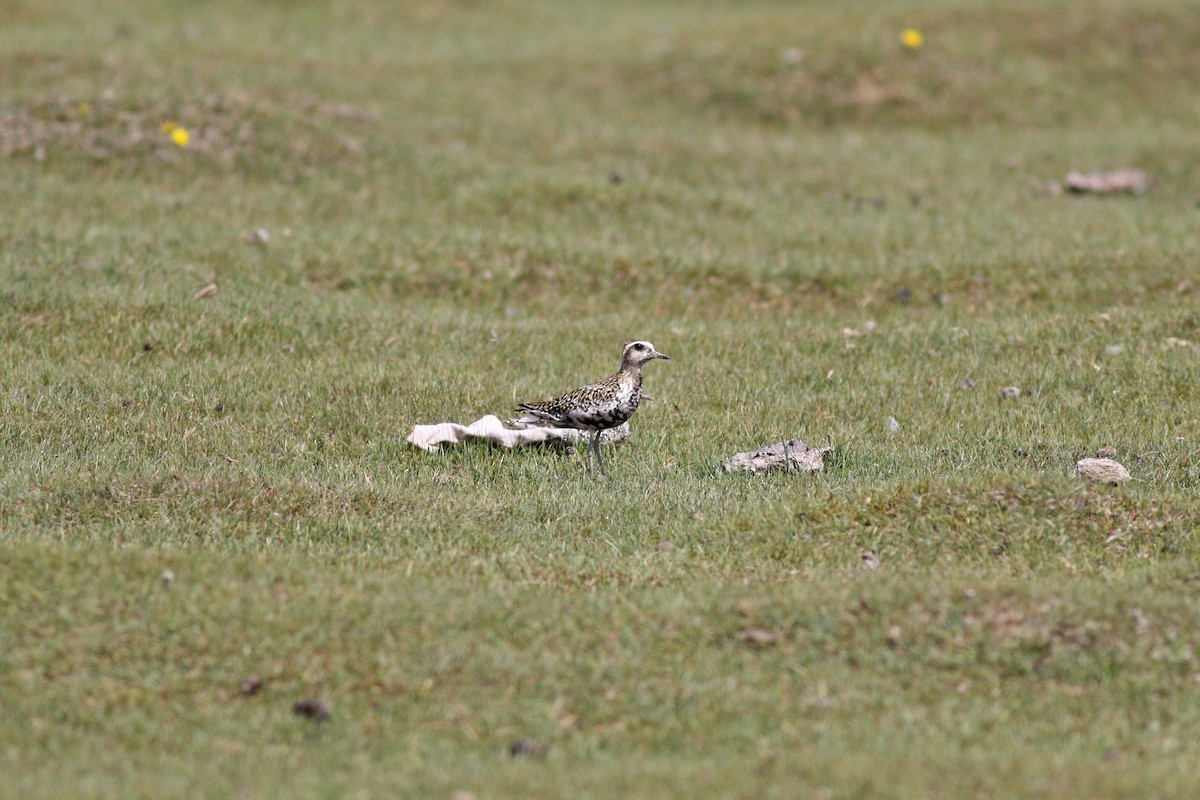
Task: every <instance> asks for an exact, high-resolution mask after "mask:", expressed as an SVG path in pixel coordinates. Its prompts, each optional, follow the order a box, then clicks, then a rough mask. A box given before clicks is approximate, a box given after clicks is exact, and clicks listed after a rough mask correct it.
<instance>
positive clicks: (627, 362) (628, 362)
mask: <svg viewBox="0 0 1200 800" xmlns="http://www.w3.org/2000/svg"><path fill="white" fill-rule="evenodd" d="M655 358H663V359H666V360H667V361H670V360H671V357H670V356H669V355H666V354H665V353H660V352H658V350H656V349H654V345H652V344H651V343H650V342H647V341H646V340H645V339H635V340H634V341H632V342H629V343H628V344H626V345H625V352H624V353H622V354H621V366H622V367H640V366H641V365H642V364H645V363H646V362H647V361H650V360H652V359H655Z"/></svg>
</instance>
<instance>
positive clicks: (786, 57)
mask: <svg viewBox="0 0 1200 800" xmlns="http://www.w3.org/2000/svg"><path fill="white" fill-rule="evenodd" d="M779 57H780V58H781V59H783V63H785V64H791V65H792V66H796V65H797V64H799V63H800V62H801V61H803V60H804V51H803V50H801V49H800V48H799V47H788V48H786V49H785V50H783V51H782V52H781V53H780V54H779Z"/></svg>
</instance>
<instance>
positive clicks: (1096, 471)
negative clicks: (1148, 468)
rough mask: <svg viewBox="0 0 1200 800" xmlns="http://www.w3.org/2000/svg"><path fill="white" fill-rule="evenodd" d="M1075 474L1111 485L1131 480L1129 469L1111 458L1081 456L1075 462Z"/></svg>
mask: <svg viewBox="0 0 1200 800" xmlns="http://www.w3.org/2000/svg"><path fill="white" fill-rule="evenodd" d="M1075 474H1077V475H1079V476H1081V477H1084V478H1087V479H1088V480H1092V481H1099V482H1100V483H1107V484H1110V485H1112V486H1116V485H1117V484H1118V483H1125V482H1126V481H1129V480H1133V476H1131V475H1130V474H1129V470H1127V469H1125V467H1123V466H1121V464H1120V462H1117V461H1113V460H1112V459H1111V458H1082V459H1080V460H1079V461H1076V462H1075Z"/></svg>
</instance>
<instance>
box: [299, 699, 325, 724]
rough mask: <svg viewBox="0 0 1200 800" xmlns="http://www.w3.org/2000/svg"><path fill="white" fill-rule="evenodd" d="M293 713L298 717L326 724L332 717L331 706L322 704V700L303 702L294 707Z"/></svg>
mask: <svg viewBox="0 0 1200 800" xmlns="http://www.w3.org/2000/svg"><path fill="white" fill-rule="evenodd" d="M292 713H293V714H295V715H296V716H297V717H307V718H308V719H313V720H316V721H317V722H325V721H326V720H327V719H329V718H330V716H332V712H330V710H329V706H327V705H325V704H324V703H322V702H321V701H320V700H311V699H309V700H301V701H300V702H299V703H296V704H295V705H294V706H292Z"/></svg>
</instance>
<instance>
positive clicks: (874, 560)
mask: <svg viewBox="0 0 1200 800" xmlns="http://www.w3.org/2000/svg"><path fill="white" fill-rule="evenodd" d="M859 566H861V567H862V568H863V569H872V570H874V569H879V556H877V555H875V554H874V553H872V552H870V551H868V552H866V553H863V554H862V561H861V562H860V563H859Z"/></svg>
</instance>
